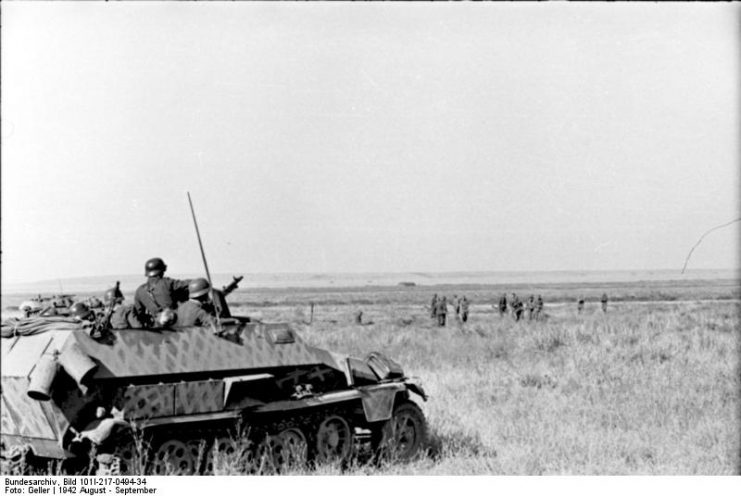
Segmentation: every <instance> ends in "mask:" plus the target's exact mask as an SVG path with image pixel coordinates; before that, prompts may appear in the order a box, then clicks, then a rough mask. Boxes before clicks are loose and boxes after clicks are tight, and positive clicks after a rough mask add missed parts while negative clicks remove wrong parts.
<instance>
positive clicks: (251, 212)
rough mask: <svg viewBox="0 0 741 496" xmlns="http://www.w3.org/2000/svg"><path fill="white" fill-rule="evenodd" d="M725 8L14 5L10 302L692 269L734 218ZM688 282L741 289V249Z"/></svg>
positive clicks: (6, 46) (721, 246)
mask: <svg viewBox="0 0 741 496" xmlns="http://www.w3.org/2000/svg"><path fill="white" fill-rule="evenodd" d="M740 12H741V11H740V10H739V7H738V6H737V5H732V4H730V5H729V4H715V3H710V4H700V5H697V4H669V5H666V4H655V3H645V4H643V3H642V4H633V3H624V4H618V5H615V4H576V5H567V4H564V3H556V4H526V5H512V4H509V3H502V4H499V3H496V4H419V3H406V2H403V3H392V4H388V3H361V4H346V3H333V2H330V3H324V2H322V3H283V2H280V3H253V2H246V3H240V2H237V3H179V2H178V3H163V4H159V3H153V2H143V3H138V2H136V3H104V4H103V3H98V2H94V3H87V2H83V3H71V2H63V3H36V2H33V3H16V2H12V3H3V6H2V24H3V25H2V32H1V35H0V36H2V38H1V40H0V41H1V45H0V46H1V50H2V53H1V54H0V55H1V56H2V58H1V69H2V74H1V77H2V88H1V91H2V95H1V96H2V109H1V112H2V115H1V117H2V168H1V174H2V178H1V179H2V182H1V183H0V186H1V188H2V200H1V206H2V226H1V227H2V236H1V243H2V281H3V283H8V282H23V281H34V280H45V279H57V278H64V277H84V276H94V275H108V274H135V273H139V272H142V273H143V266H144V262H145V261H146V260H147V259H149V258H151V257H155V256H157V257H162V258H163V259H165V261H166V262H167V264H168V266H169V269H170V270H169V272H170V273H171V274H177V273H197V272H199V271H201V268H202V262H201V256H200V252H199V249H198V243H197V240H196V236H195V230H194V226H193V221H192V219H191V215H190V210H189V208H188V202H187V197H186V192H190V194H191V195H192V198H193V202H194V206H195V211H196V215H197V219H198V223H199V227H200V230H201V235H202V238H203V244H204V248H205V251H206V255H207V257H208V260H209V266H210V269H211V271H212V272H231V271H235V273H237V272H245V273H259V272H264V273H275V272H311V273H327V272H396V271H399V272H415V271H434V272H438V271H499V270H538V271H542V270H632V269H674V268H676V269H677V270H679V269H681V267H682V264H683V263H684V259H685V257H686V255H687V253H688V251H689V249H690V248H691V247H692V246H693V245H694V244H695V242H696V241H697V240H698V238H699V237H700V236H701V235H702V233H703V232H704V231H706V230H707V229H710V228H711V227H713V226H715V225H718V224H722V223H724V222H728V221H730V220H733V219H734V218H738V217H740V216H741V215H740V214H739V196H738V192H739V186H741V185H740V184H739V146H738V137H739V119H738V111H739V98H738V96H739V95H738V92H739V81H738V78H739V74H741V73H740V72H739V66H738V64H739V50H738V34H739V20H740V19H741V16H740V15H739V14H740ZM740 225H741V224H739V223H736V224H734V225H732V226H729V227H727V228H725V229H722V230H718V231H715V232H713V233H712V234H711V235H709V236H708V237H707V238H706V239H705V240H704V241H703V243H702V244H701V245H700V246H699V247H698V248H697V249H696V250H695V252H694V253H693V258H692V260H691V261H690V264H689V268H691V269H692V268H698V269H708V268H738V267H739V251H740V250H739V246H738V245H739V239H741V236H740V234H739V226H740Z"/></svg>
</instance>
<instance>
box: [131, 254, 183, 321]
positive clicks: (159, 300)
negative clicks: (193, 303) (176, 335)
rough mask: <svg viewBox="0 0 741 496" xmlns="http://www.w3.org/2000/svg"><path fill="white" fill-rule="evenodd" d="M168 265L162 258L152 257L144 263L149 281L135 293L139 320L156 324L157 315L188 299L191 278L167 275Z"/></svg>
mask: <svg viewBox="0 0 741 496" xmlns="http://www.w3.org/2000/svg"><path fill="white" fill-rule="evenodd" d="M166 270H167V265H165V262H164V261H163V260H162V259H161V258H151V259H149V260H147V263H146V264H145V265H144V275H146V276H147V282H145V283H144V284H142V285H141V286H139V287H138V288H137V289H136V293H134V311H135V312H136V315H137V317H138V318H139V320H140V321H141V322H143V323H145V324H147V325H148V326H149V325H154V324H155V318H156V316H157V315H158V314H159V313H160V312H162V310H164V309H166V308H170V309H173V310H174V309H175V308H177V304H178V302H182V301H186V300H187V299H188V284H189V283H190V280H188V279H185V280H179V279H171V278H169V277H165V271H166Z"/></svg>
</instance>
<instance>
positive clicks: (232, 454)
mask: <svg viewBox="0 0 741 496" xmlns="http://www.w3.org/2000/svg"><path fill="white" fill-rule="evenodd" d="M238 444H239V443H237V442H236V441H235V440H234V439H232V438H231V437H230V436H228V435H222V436H217V437H216V439H214V442H213V444H211V445H210V446H208V447H207V449H206V453H205V459H206V463H205V467H204V473H206V474H213V475H220V474H222V473H223V472H224V471H225V470H226V469H227V468H228V466H229V465H230V464H231V463H232V461H233V460H234V459H235V458H236V456H237V451H238V448H239V446H238Z"/></svg>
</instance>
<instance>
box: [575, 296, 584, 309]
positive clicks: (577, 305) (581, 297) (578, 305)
mask: <svg viewBox="0 0 741 496" xmlns="http://www.w3.org/2000/svg"><path fill="white" fill-rule="evenodd" d="M576 309H577V311H578V312H579V313H582V312H583V311H584V297H583V296H580V297H579V302H578V303H577V304H576Z"/></svg>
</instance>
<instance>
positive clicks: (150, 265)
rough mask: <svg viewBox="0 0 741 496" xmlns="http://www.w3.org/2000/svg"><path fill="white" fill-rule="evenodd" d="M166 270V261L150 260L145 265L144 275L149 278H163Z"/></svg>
mask: <svg viewBox="0 0 741 496" xmlns="http://www.w3.org/2000/svg"><path fill="white" fill-rule="evenodd" d="M166 270H167V265H165V261H164V260H162V259H161V258H150V259H149V260H147V263H146V264H144V275H146V276H147V277H153V276H161V275H162V274H164V273H165V271H166Z"/></svg>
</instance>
